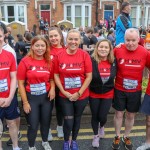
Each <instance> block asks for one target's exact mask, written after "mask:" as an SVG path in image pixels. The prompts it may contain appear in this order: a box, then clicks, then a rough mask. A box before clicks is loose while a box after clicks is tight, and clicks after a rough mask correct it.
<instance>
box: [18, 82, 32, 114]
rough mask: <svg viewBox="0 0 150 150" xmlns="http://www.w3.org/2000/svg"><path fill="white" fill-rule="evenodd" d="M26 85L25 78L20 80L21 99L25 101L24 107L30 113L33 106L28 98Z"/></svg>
mask: <svg viewBox="0 0 150 150" xmlns="http://www.w3.org/2000/svg"><path fill="white" fill-rule="evenodd" d="M24 85H25V80H18V87H19V92H20V96H21V100H22V103H23V109H24V111H25V113H27V114H28V113H29V112H30V111H31V107H30V104H29V102H28V99H27V94H26V90H25V86H24Z"/></svg>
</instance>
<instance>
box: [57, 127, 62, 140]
mask: <svg viewBox="0 0 150 150" xmlns="http://www.w3.org/2000/svg"><path fill="white" fill-rule="evenodd" d="M56 130H57V136H58V138H63V137H64V132H63V127H62V126H57V129H56Z"/></svg>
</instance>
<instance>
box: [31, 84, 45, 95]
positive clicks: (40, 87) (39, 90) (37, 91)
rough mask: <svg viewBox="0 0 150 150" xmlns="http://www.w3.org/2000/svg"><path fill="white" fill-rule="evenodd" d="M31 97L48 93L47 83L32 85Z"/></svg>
mask: <svg viewBox="0 0 150 150" xmlns="http://www.w3.org/2000/svg"><path fill="white" fill-rule="evenodd" d="M30 91H31V95H42V94H45V93H46V85H45V83H39V84H30Z"/></svg>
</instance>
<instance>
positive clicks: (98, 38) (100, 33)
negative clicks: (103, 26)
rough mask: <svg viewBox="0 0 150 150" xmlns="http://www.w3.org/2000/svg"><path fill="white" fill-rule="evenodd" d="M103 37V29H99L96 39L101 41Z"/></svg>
mask: <svg viewBox="0 0 150 150" xmlns="http://www.w3.org/2000/svg"><path fill="white" fill-rule="evenodd" d="M103 39H105V37H104V35H103V30H100V31H99V35H98V37H97V40H98V41H101V40H103Z"/></svg>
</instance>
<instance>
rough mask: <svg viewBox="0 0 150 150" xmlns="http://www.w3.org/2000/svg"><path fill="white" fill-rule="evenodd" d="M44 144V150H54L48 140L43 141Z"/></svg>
mask: <svg viewBox="0 0 150 150" xmlns="http://www.w3.org/2000/svg"><path fill="white" fill-rule="evenodd" d="M42 146H43V148H44V150H52V148H51V147H50V145H49V143H48V142H42Z"/></svg>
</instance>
